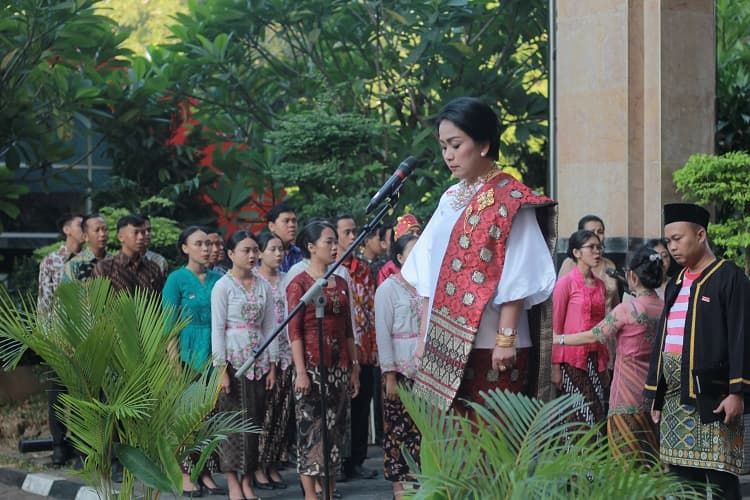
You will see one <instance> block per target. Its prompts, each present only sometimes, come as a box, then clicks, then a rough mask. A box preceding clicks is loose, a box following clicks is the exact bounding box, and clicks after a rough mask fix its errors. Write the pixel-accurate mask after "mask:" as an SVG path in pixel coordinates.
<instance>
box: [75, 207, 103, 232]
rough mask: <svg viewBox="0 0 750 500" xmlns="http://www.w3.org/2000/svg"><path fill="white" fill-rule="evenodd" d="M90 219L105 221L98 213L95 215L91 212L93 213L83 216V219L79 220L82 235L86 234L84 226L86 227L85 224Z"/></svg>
mask: <svg viewBox="0 0 750 500" xmlns="http://www.w3.org/2000/svg"><path fill="white" fill-rule="evenodd" d="M91 219H102V220H105V219H104V217H102V215H101V214H98V213H96V212H93V213H90V214H86V215H84V216H83V217H82V218H81V229H82V230H83V232H84V233H85V232H86V226H87V223H88V221H90V220H91Z"/></svg>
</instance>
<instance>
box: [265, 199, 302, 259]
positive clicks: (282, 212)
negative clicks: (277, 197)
mask: <svg viewBox="0 0 750 500" xmlns="http://www.w3.org/2000/svg"><path fill="white" fill-rule="evenodd" d="M267 220H268V230H269V231H271V232H272V233H274V234H276V235H278V237H279V238H280V239H281V243H283V244H284V259H283V260H282V261H281V266H280V268H279V270H280V271H282V272H287V271H288V270H289V268H291V267H292V266H293V265H294V264H296V263H297V262H299V261H301V260H302V252H301V251H300V249H299V247H298V246H297V245H295V244H294V240H295V238H297V216H296V215H295V213H294V208H293V207H292V206H291V205H289V204H287V203H279V204H278V205H276V206H274V207H273V208H272V209H271V210H269V211H268V218H267Z"/></svg>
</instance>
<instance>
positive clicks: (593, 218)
mask: <svg viewBox="0 0 750 500" xmlns="http://www.w3.org/2000/svg"><path fill="white" fill-rule="evenodd" d="M589 222H598V223H599V224H601V225H602V229H605V230H606V227H604V221H603V220H602V218H601V217H599V216H598V215H592V214H589V215H584V216H583V217H581V218H580V219H579V221H578V230H579V231H580V230H581V229H583V228H584V226H586V224H588V223H589Z"/></svg>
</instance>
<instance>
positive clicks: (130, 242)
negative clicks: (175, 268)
mask: <svg viewBox="0 0 750 500" xmlns="http://www.w3.org/2000/svg"><path fill="white" fill-rule="evenodd" d="M117 239H118V240H119V241H120V244H121V245H122V246H121V248H120V253H118V254H117V255H115V256H114V257H110V258H107V259H104V260H102V261H100V262H97V264H96V266H95V267H94V272H93V276H94V277H98V276H103V277H106V278H109V279H110V281H111V282H112V288H113V289H114V290H116V291H120V290H127V291H129V292H131V293H133V292H134V291H135V289H136V288H145V289H147V290H153V291H155V292H158V293H161V289H162V287H164V279H165V277H164V273H162V271H161V269H160V268H159V266H158V265H157V264H155V263H154V262H152V261H150V260H148V259H145V258H144V257H143V254H144V253H145V249H146V221H145V219H144V218H143V217H141V216H139V215H126V216H124V217H122V218H120V220H119V221H117Z"/></svg>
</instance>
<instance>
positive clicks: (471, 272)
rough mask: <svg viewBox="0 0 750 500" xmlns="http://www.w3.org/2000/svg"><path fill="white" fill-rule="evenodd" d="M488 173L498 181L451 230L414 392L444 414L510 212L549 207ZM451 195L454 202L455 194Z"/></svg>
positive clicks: (496, 277) (495, 269) (491, 289)
mask: <svg viewBox="0 0 750 500" xmlns="http://www.w3.org/2000/svg"><path fill="white" fill-rule="evenodd" d="M493 174H494V175H492V177H491V178H494V177H497V176H499V175H500V176H501V178H499V179H495V180H494V182H491V183H490V182H486V183H482V185H481V187H480V188H479V189H478V190H477V191H475V192H474V197H473V198H472V199H471V200H470V201H469V204H468V206H467V207H466V209H465V210H464V212H463V214H462V216H461V217H459V218H458V220H457V222H456V224H455V226H454V227H453V230H452V232H451V236H450V241H449V243H448V247H447V249H446V252H445V255H444V256H443V261H442V265H441V272H440V278H439V280H438V284H437V288H436V289H435V296H434V300H433V306H432V311H431V316H430V324H429V325H428V333H427V337H428V338H427V345H426V346H425V353H424V356H423V358H422V361H421V365H420V369H419V371H418V372H417V375H416V382H415V384H414V388H413V390H414V392H415V393H416V394H418V395H419V396H421V397H423V398H424V399H425V400H427V401H430V402H431V403H432V404H433V405H435V406H437V407H438V408H440V409H443V410H447V409H448V408H450V406H451V405H452V404H453V400H454V398H455V396H456V393H457V392H458V388H459V386H460V384H461V381H462V379H463V374H464V369H465V367H466V363H467V361H468V358H469V354H470V353H471V350H472V348H473V345H474V339H475V336H476V333H477V330H478V328H479V323H480V320H481V316H482V313H483V311H484V307H485V305H486V304H487V303H488V302H489V301H490V300H491V299H492V297H493V296H494V293H495V289H496V287H497V284H498V282H499V281H500V276H501V274H502V268H503V263H504V259H505V245H506V241H507V238H508V235H509V233H510V228H511V224H512V221H513V218H514V217H515V214H516V213H517V211H518V210H519V209H520V207H521V206H522V205H531V206H546V205H551V204H553V202H552V200H550V199H549V198H547V197H544V196H537V195H535V194H534V193H533V192H531V190H530V189H529V188H528V187H526V186H524V185H523V184H521V183H519V182H517V181H516V180H515V179H513V178H512V177H511V176H509V175H507V174H502V175H501V173H500V172H499V171H496V172H493ZM487 180H488V181H489V180H490V179H487ZM454 196H455V197H456V198H457V199H458V198H459V194H458V193H457V194H456V195H454ZM457 202H458V200H457Z"/></svg>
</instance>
